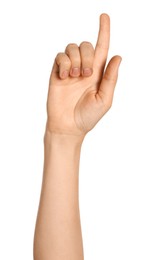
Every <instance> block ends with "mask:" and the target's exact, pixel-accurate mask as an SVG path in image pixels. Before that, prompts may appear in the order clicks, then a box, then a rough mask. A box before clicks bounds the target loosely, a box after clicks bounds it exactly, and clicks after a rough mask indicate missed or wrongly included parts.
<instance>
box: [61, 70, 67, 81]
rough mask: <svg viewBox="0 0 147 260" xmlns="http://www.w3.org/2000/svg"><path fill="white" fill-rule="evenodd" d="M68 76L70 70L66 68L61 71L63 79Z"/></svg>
mask: <svg viewBox="0 0 147 260" xmlns="http://www.w3.org/2000/svg"><path fill="white" fill-rule="evenodd" d="M67 77H68V70H64V71H63V72H62V73H61V78H62V79H65V78H67Z"/></svg>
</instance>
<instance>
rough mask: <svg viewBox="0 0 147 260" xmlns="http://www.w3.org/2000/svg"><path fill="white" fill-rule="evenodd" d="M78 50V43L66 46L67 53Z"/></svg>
mask: <svg viewBox="0 0 147 260" xmlns="http://www.w3.org/2000/svg"><path fill="white" fill-rule="evenodd" d="M74 48H78V45H77V44H76V43H69V44H68V45H67V46H66V52H69V51H70V50H71V49H74Z"/></svg>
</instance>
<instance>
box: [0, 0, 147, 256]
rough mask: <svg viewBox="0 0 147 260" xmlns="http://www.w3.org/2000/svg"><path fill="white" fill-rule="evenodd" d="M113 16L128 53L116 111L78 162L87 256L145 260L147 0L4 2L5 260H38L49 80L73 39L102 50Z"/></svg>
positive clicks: (0, 49)
mask: <svg viewBox="0 0 147 260" xmlns="http://www.w3.org/2000/svg"><path fill="white" fill-rule="evenodd" d="M102 12H106V13H108V14H109V15H110V16H111V26H112V29H111V46H110V52H109V58H110V57H111V56H112V55H114V54H119V55H121V56H122V58H123V61H122V64H121V68H120V74H119V80H118V84H117V88H116V92H115V97H114V103H113V107H112V109H111V111H109V112H108V113H107V115H106V116H105V117H104V118H103V119H102V120H101V121H100V122H99V123H98V125H97V126H96V127H95V129H93V130H92V131H91V132H90V133H89V134H88V135H87V137H86V139H85V142H84V143H83V146H82V154H81V164H80V208H81V222H82V230H83V240H84V248H85V260H108V259H110V260H111V259H113V260H118V259H119V260H124V259H125V260H130V259H133V260H140V259H141V260H146V259H147V163H146V154H147V136H146V135H147V126H146V125H147V124H146V118H147V101H146V100H147V91H146V89H147V77H146V75H147V73H146V70H147V66H146V60H147V51H146V46H147V35H146V33H147V32H146V25H147V16H146V1H143V0H140V1H137V0H136V1H116V0H111V1H110V0H107V1H106V0H99V1H94V0H90V1H84V0H81V1H80V0H75V1H70V0H68V1H67V0H62V1H59V0H58V1H57V0H54V1H49V0H48V1H45V0H42V1H41V0H40V1H37V0H36V1H33V0H25V1H22V0H18V1H17V0H13V1H10V0H1V1H0V245H1V246H0V247H1V248H0V259H3V260H9V259H15V260H20V259H21V260H32V259H33V257H32V244H33V233H34V226H35V220H36V213H37V208H38V201H39V195H40V187H41V179H42V170H43V135H44V129H45V122H46V97H47V90H48V79H49V74H50V70H51V67H52V63H53V60H54V57H55V55H56V54H57V52H60V51H64V49H65V47H66V45H67V44H68V43H70V42H76V43H77V44H79V43H80V42H81V41H83V40H86V41H91V42H92V43H93V44H95V42H96V39H97V32H98V23H99V18H98V17H99V15H100V14H101V13H102Z"/></svg>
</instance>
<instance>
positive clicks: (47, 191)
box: [34, 132, 83, 260]
mask: <svg viewBox="0 0 147 260" xmlns="http://www.w3.org/2000/svg"><path fill="white" fill-rule="evenodd" d="M81 145H82V140H81V138H78V137H76V136H70V135H69V136H66V135H58V134H50V133H49V132H46V134H45V138H44V173H43V182H42V191H41V198H40V205H39V211H38V217H37V223H36V231H35V240H34V259H35V260H49V259H50V260H59V259H60V260H61V259H62V260H64V259H65V260H67V259H70V260H83V248H82V236H81V226H80V215H79V202H78V174H79V160H80V150H81Z"/></svg>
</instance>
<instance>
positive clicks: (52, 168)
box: [34, 14, 121, 260]
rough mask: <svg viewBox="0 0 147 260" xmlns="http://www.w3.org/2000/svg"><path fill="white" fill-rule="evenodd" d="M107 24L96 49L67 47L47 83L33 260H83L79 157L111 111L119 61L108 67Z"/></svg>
mask: <svg viewBox="0 0 147 260" xmlns="http://www.w3.org/2000/svg"><path fill="white" fill-rule="evenodd" d="M109 40H110V18H109V16H108V15H107V14H102V15H101V16H100V29H99V34H98V40H97V43H96V46H95V48H94V47H93V46H92V44H91V43H90V42H82V43H81V44H80V46H78V45H77V44H73V43H72V44H69V45H67V47H66V48H65V52H64V53H58V55H57V56H56V58H55V61H54V65H53V69H52V72H51V76H50V81H49V91H48V98H47V123H46V130H45V135H44V169H43V181H42V189H41V196H40V203H39V209H38V215H37V221H36V228H35V235H34V259H35V260H59V259H60V260H61V259H62V260H83V259H84V253H83V244H82V234H81V225H80V213H79V201H78V176H79V161H80V152H81V146H82V143H83V140H84V138H85V136H86V134H87V133H88V132H89V131H90V130H91V129H92V128H93V127H94V126H95V125H96V124H97V122H98V121H99V120H100V119H101V118H102V117H103V115H104V114H105V113H106V112H107V111H108V110H109V109H110V107H111V105H112V101H113V94H114V89H115V85H116V82H117V77H118V68H119V65H120V62H121V57H120V56H114V57H113V58H112V59H111V60H110V61H109V63H108V65H107V67H105V65H106V61H107V55H108V50H109Z"/></svg>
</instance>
